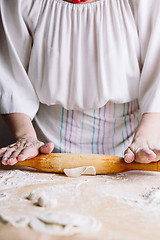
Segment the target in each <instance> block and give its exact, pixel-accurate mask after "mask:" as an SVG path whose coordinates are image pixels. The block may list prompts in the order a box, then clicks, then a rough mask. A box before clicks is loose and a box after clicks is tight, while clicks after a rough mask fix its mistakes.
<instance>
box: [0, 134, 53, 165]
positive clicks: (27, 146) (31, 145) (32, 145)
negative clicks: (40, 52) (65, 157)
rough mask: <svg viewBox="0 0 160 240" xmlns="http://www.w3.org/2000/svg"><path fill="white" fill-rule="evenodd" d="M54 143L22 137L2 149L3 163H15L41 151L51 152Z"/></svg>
mask: <svg viewBox="0 0 160 240" xmlns="http://www.w3.org/2000/svg"><path fill="white" fill-rule="evenodd" d="M53 149H54V144H53V143H46V144H45V143H43V142H40V141H38V140H37V139H35V138H32V137H30V138H29V137H27V138H25V137H24V138H20V139H18V140H17V141H16V142H15V143H13V144H11V145H9V146H7V147H3V148H1V149H0V157H1V158H2V164H3V165H14V164H16V163H17V162H18V161H24V160H26V159H30V158H33V157H35V156H37V155H38V154H39V153H46V154H47V153H51V152H52V150H53Z"/></svg>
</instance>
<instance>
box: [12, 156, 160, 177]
mask: <svg viewBox="0 0 160 240" xmlns="http://www.w3.org/2000/svg"><path fill="white" fill-rule="evenodd" d="M15 166H24V167H31V168H34V169H38V170H40V171H44V172H55V173H64V169H70V168H76V167H84V166H93V167H95V170H96V173H97V174H111V173H120V172H124V171H130V170H143V171H158V172H159V171H160V162H153V163H147V164H143V163H136V162H133V163H129V164H128V163H125V162H124V159H123V158H121V157H117V156H108V155H99V154H73V153H51V154H42V155H38V156H37V157H34V158H32V159H29V160H25V161H22V162H18V163H17V164H16V165H15Z"/></svg>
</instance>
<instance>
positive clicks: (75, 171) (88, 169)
mask: <svg viewBox="0 0 160 240" xmlns="http://www.w3.org/2000/svg"><path fill="white" fill-rule="evenodd" d="M64 173H65V174H66V175H67V176H68V177H80V176H81V175H83V174H86V175H96V170H95V167H93V166H84V167H77V168H70V169H64Z"/></svg>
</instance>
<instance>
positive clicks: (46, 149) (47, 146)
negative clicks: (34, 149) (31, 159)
mask: <svg viewBox="0 0 160 240" xmlns="http://www.w3.org/2000/svg"><path fill="white" fill-rule="evenodd" d="M53 149H54V144H53V143H46V144H44V145H42V146H41V147H40V149H39V151H40V153H51V152H52V151H53Z"/></svg>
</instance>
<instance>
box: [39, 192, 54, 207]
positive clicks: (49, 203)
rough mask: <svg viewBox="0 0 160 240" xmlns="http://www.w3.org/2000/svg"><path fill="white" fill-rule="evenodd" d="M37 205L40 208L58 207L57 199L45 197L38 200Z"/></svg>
mask: <svg viewBox="0 0 160 240" xmlns="http://www.w3.org/2000/svg"><path fill="white" fill-rule="evenodd" d="M37 205H38V206H40V207H52V208H53V207H56V206H57V199H56V198H51V197H50V196H46V195H43V196H41V197H39V198H38V200H37Z"/></svg>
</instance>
